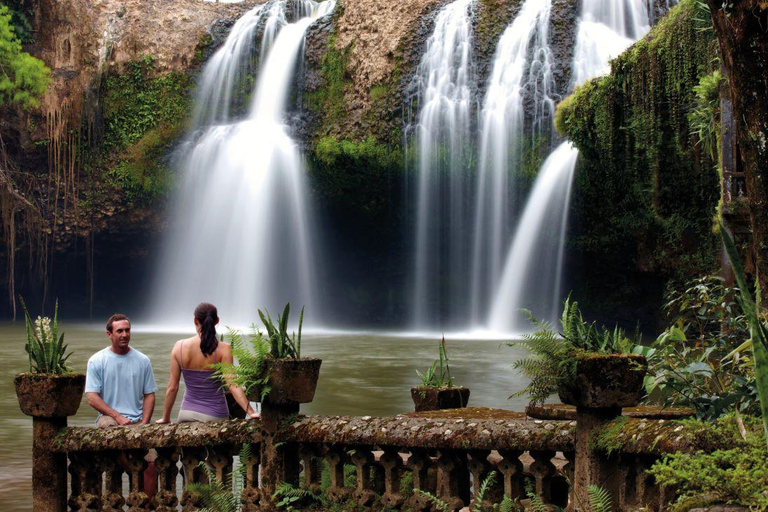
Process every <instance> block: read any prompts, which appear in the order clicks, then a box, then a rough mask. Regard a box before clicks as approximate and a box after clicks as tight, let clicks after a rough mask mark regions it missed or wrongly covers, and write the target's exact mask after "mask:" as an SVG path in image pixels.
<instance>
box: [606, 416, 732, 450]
mask: <svg viewBox="0 0 768 512" xmlns="http://www.w3.org/2000/svg"><path fill="white" fill-rule="evenodd" d="M737 443H738V441H737V440H736V439H735V438H731V437H729V436H727V435H725V434H723V433H717V432H716V431H714V430H710V429H708V428H707V427H706V426H695V425H692V424H687V423H685V422H681V421H676V420H657V419H648V418H630V417H627V416H624V417H621V418H618V419H616V420H613V421H611V422H609V423H606V424H605V425H603V426H601V427H598V428H597V431H596V432H594V437H593V439H592V446H593V447H595V448H597V449H600V450H603V451H606V452H611V453H613V452H618V453H631V454H638V455H656V456H662V455H666V454H670V453H676V452H682V453H692V452H696V451H705V452H712V451H715V450H719V449H727V448H733V447H735V446H736V445H737Z"/></svg>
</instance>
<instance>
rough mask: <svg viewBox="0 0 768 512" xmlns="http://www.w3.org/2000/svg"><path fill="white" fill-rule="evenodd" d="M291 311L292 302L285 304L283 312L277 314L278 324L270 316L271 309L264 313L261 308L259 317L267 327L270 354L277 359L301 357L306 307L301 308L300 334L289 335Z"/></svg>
mask: <svg viewBox="0 0 768 512" xmlns="http://www.w3.org/2000/svg"><path fill="white" fill-rule="evenodd" d="M290 313H291V303H290V302H289V303H288V304H286V305H285V309H283V314H282V315H278V316H277V325H275V323H274V322H273V321H272V317H271V316H269V311H267V312H266V314H265V313H262V311H261V310H259V317H260V318H261V322H262V323H263V324H264V327H265V328H266V329H267V339H268V340H269V343H270V355H271V356H272V357H274V358H275V359H279V358H291V359H301V325H302V324H303V323H304V308H303V307H302V308H301V313H300V314H299V334H298V336H297V335H296V333H295V332H294V333H293V336H289V335H288V316H289V315H290Z"/></svg>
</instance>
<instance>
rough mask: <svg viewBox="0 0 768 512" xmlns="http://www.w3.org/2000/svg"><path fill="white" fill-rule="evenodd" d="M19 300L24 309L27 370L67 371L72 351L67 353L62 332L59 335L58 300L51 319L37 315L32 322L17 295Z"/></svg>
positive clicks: (22, 300) (43, 371)
mask: <svg viewBox="0 0 768 512" xmlns="http://www.w3.org/2000/svg"><path fill="white" fill-rule="evenodd" d="M19 300H20V301H21V307H22V309H23V310H24V325H25V326H26V328H27V343H26V344H25V345H24V350H26V351H27V354H29V371H30V372H31V373H47V374H54V375H61V374H65V373H69V368H67V359H69V356H70V355H72V353H71V352H70V353H67V345H65V344H64V333H63V332H62V333H61V335H59V301H58V300H57V301H56V306H55V307H54V310H53V320H51V319H50V318H48V317H37V320H35V321H34V322H33V321H32V317H30V316H29V311H28V310H27V305H26V303H25V302H24V299H23V298H21V297H19Z"/></svg>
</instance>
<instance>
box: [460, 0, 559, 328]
mask: <svg viewBox="0 0 768 512" xmlns="http://www.w3.org/2000/svg"><path fill="white" fill-rule="evenodd" d="M550 12H551V0H527V1H526V2H525V3H524V4H523V6H522V8H521V10H520V12H519V14H518V15H517V17H516V18H515V20H514V21H513V22H512V24H511V25H510V26H509V27H508V28H507V29H506V31H505V32H504V34H503V35H502V37H501V40H500V41H499V44H498V47H497V50H496V55H495V58H494V65H493V71H492V73H491V78H490V81H489V85H488V91H487V93H486V95H485V100H484V103H483V110H482V126H481V130H480V156H479V159H480V167H479V171H478V188H477V198H476V201H475V221H474V241H473V252H472V277H471V279H472V293H471V298H472V299H471V304H472V320H473V323H475V324H478V323H479V322H481V321H482V320H485V319H484V318H482V316H481V314H482V312H483V311H486V310H487V307H488V304H489V299H490V293H489V292H490V291H491V290H495V289H496V286H497V284H498V282H499V279H500V278H501V275H502V271H503V264H504V256H505V251H506V248H507V246H508V244H509V241H510V239H511V236H512V231H513V230H512V227H513V226H514V222H510V219H513V218H515V216H516V215H517V213H518V211H516V210H517V208H519V206H518V205H519V203H520V198H519V195H520V194H519V191H518V187H516V186H515V185H516V182H517V181H518V180H520V179H521V176H520V174H521V173H520V170H521V169H522V168H523V153H524V151H525V149H526V146H527V149H528V151H532V150H534V146H535V144H536V143H538V142H539V141H541V140H546V141H549V140H551V138H552V117H553V115H554V110H555V100H554V99H553V96H554V89H555V83H554V78H553V76H552V63H551V61H550V55H551V52H550V49H549V46H548V39H549V23H550ZM526 103H528V104H529V105H530V104H531V103H532V105H533V108H532V112H531V111H530V106H529V113H528V115H527V116H526ZM526 118H527V119H526ZM526 121H527V122H528V125H529V126H528V127H527V129H526Z"/></svg>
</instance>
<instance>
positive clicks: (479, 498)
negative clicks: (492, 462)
mask: <svg viewBox="0 0 768 512" xmlns="http://www.w3.org/2000/svg"><path fill="white" fill-rule="evenodd" d="M495 482H496V472H495V471H491V472H490V473H488V476H487V477H485V479H484V480H483V483H482V484H480V489H479V490H478V491H477V495H475V512H483V500H484V499H485V493H486V492H488V489H490V488H491V486H492V485H493V484H494V483H495Z"/></svg>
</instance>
